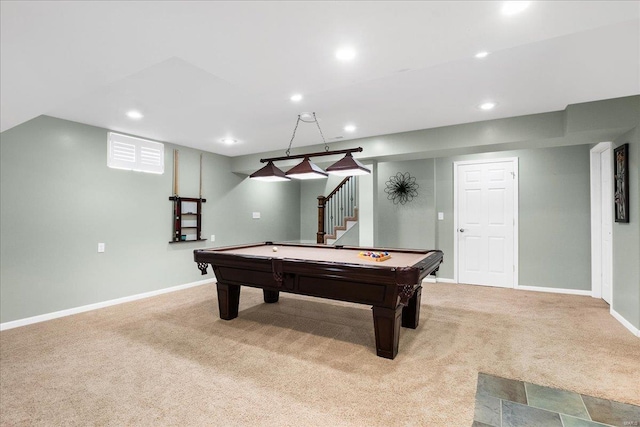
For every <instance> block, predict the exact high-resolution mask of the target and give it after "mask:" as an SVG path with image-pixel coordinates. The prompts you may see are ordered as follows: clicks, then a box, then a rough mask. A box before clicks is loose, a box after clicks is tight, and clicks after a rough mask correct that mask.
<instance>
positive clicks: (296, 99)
mask: <svg viewBox="0 0 640 427" xmlns="http://www.w3.org/2000/svg"><path fill="white" fill-rule="evenodd" d="M289 99H291V100H292V101H293V102H300V101H302V95H301V94H299V93H296V94H294V95H291V98H289Z"/></svg>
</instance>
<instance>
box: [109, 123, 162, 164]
mask: <svg viewBox="0 0 640 427" xmlns="http://www.w3.org/2000/svg"><path fill="white" fill-rule="evenodd" d="M107 150H108V153H107V166H109V167H110V168H115V169H126V170H134V171H139V172H150V173H159V174H162V173H164V144H162V143H160V142H153V141H149V140H146V139H141V138H134V137H132V136H127V135H121V134H119V133H113V132H109V135H108V144H107Z"/></svg>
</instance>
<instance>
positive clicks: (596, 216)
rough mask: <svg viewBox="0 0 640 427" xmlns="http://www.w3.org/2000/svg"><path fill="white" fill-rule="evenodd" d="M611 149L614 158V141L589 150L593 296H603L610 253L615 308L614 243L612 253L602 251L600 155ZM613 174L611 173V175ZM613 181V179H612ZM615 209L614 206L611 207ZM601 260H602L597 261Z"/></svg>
mask: <svg viewBox="0 0 640 427" xmlns="http://www.w3.org/2000/svg"><path fill="white" fill-rule="evenodd" d="M607 150H609V151H611V158H612V159H613V142H611V141H605V142H601V143H599V144H597V145H596V146H595V147H593V148H592V149H591V150H589V168H590V179H591V186H590V193H591V296H592V297H593V298H602V258H603V256H604V255H608V256H609V258H610V259H611V264H612V265H611V277H610V278H609V279H610V281H609V283H611V298H610V299H611V303H612V304H611V307H612V308H613V245H611V253H610V254H603V253H602V215H601V213H602V205H601V202H602V170H601V169H600V155H601V154H602V153H603V152H605V151H607ZM605 173H609V174H612V173H613V165H609V171H605ZM610 176H611V175H610ZM612 182H613V180H612ZM609 194H610V195H611V197H610V199H611V200H612V201H613V198H612V197H613V189H612V188H610V189H609ZM611 209H613V207H611ZM605 226H606V227H607V228H609V229H611V230H612V231H613V215H612V217H611V224H607V225H605ZM596 260H600V262H596Z"/></svg>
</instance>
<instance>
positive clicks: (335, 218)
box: [316, 176, 357, 244]
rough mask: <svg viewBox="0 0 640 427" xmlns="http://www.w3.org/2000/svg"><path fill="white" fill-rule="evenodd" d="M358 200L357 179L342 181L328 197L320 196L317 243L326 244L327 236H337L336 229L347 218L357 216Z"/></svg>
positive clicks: (349, 178) (353, 177)
mask: <svg viewBox="0 0 640 427" xmlns="http://www.w3.org/2000/svg"><path fill="white" fill-rule="evenodd" d="M356 200H357V185H356V177H355V176H348V177H346V178H345V179H343V180H342V182H341V183H340V184H338V186H337V187H336V188H334V189H333V191H332V192H331V193H329V195H328V196H326V197H325V196H318V233H317V235H316V241H317V243H319V244H323V243H324V236H325V234H335V228H336V227H337V226H339V225H344V223H345V221H346V220H345V218H351V217H353V216H354V214H355V207H356Z"/></svg>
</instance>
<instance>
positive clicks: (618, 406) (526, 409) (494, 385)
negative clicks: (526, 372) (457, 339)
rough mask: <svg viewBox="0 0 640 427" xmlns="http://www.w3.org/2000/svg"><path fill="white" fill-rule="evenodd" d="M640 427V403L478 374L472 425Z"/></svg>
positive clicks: (478, 426) (497, 426)
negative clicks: (615, 400)
mask: <svg viewBox="0 0 640 427" xmlns="http://www.w3.org/2000/svg"><path fill="white" fill-rule="evenodd" d="M516 426H518V427H603V426H616V427H618V426H620V427H640V406H635V405H629V404H626V403H620V402H614V401H612V400H605V399H599V398H597V397H591V396H585V395H581V394H578V393H573V392H571V391H566V390H559V389H556V388H549V387H543V386H540V385H536V384H531V383H527V382H523V381H516V380H510V379H507V378H501V377H496V376H493V375H487V374H483V373H480V374H478V389H477V392H476V408H475V416H474V421H473V425H472V427H516Z"/></svg>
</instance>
